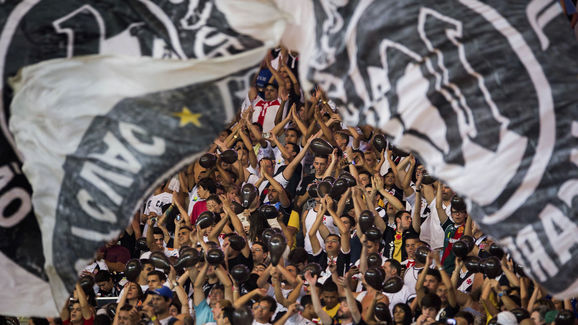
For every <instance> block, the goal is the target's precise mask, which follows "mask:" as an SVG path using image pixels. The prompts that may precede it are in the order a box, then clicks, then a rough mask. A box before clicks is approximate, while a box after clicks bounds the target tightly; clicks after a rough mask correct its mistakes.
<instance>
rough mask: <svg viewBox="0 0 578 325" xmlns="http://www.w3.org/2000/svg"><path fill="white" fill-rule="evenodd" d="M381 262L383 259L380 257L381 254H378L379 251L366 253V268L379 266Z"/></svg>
mask: <svg viewBox="0 0 578 325" xmlns="http://www.w3.org/2000/svg"><path fill="white" fill-rule="evenodd" d="M382 264H383V260H382V258H381V255H379V253H371V254H369V255H367V267H368V268H372V267H381V265H382Z"/></svg>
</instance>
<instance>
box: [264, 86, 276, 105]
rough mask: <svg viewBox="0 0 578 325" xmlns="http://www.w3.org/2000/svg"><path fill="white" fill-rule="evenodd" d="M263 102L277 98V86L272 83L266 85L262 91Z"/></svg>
mask: <svg viewBox="0 0 578 325" xmlns="http://www.w3.org/2000/svg"><path fill="white" fill-rule="evenodd" d="M264 93H265V100H267V101H270V100H275V99H277V97H279V86H278V85H276V84H274V83H268V84H267V85H266V86H265V89H264Z"/></svg>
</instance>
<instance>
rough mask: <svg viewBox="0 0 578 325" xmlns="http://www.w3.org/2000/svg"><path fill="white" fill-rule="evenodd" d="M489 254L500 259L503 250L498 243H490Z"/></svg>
mask: <svg viewBox="0 0 578 325" xmlns="http://www.w3.org/2000/svg"><path fill="white" fill-rule="evenodd" d="M490 254H491V255H492V256H495V257H497V258H499V259H500V260H501V259H502V257H504V250H503V249H502V247H500V246H499V245H498V244H496V243H492V244H491V245H490Z"/></svg>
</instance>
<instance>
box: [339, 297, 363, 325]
mask: <svg viewBox="0 0 578 325" xmlns="http://www.w3.org/2000/svg"><path fill="white" fill-rule="evenodd" d="M355 304H356V305H357V310H359V311H360V312H361V310H362V306H361V302H359V301H357V300H355ZM351 308H352V306H349V304H348V303H347V300H346V299H345V298H341V299H340V305H339V310H337V317H338V318H339V319H343V320H347V319H351V318H352V315H351Z"/></svg>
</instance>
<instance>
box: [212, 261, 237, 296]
mask: <svg viewBox="0 0 578 325" xmlns="http://www.w3.org/2000/svg"><path fill="white" fill-rule="evenodd" d="M215 274H216V275H217V278H218V279H219V282H221V284H222V285H223V287H224V288H225V299H227V300H229V301H233V281H231V278H230V277H229V275H228V273H227V270H225V268H224V267H223V266H222V265H218V266H216V267H215Z"/></svg>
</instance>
